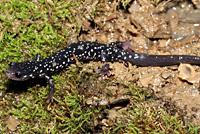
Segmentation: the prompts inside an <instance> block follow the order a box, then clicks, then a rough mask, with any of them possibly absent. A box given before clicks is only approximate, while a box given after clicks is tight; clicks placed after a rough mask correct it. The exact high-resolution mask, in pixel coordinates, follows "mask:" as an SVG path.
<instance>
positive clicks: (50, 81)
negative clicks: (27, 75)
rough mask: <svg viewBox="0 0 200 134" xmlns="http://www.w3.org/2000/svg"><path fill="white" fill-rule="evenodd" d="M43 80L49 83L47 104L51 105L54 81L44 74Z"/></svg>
mask: <svg viewBox="0 0 200 134" xmlns="http://www.w3.org/2000/svg"><path fill="white" fill-rule="evenodd" d="M44 78H45V79H46V81H47V82H48V83H49V96H48V99H49V100H48V101H47V103H52V102H53V94H54V89H55V86H54V81H53V79H52V78H51V77H50V76H48V75H46V74H44Z"/></svg>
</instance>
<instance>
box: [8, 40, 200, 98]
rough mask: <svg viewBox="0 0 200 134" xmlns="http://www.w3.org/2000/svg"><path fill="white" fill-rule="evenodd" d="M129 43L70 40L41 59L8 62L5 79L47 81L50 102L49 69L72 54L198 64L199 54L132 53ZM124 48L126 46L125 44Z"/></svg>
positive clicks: (64, 63) (96, 58) (85, 57)
mask: <svg viewBox="0 0 200 134" xmlns="http://www.w3.org/2000/svg"><path fill="white" fill-rule="evenodd" d="M129 42H130V40H128V41H125V42H119V41H117V42H112V43H110V44H107V45H106V44H102V43H97V42H90V41H80V42H77V43H73V44H71V45H69V46H68V47H66V48H64V49H62V50H60V51H59V52H57V53H55V54H53V55H52V56H50V57H47V58H46V59H43V60H41V59H40V54H37V55H36V56H35V59H34V60H33V61H24V62H11V63H10V67H9V68H8V69H7V70H6V71H5V73H6V75H7V77H8V79H12V80H15V81H25V80H28V79H32V78H38V77H39V78H44V79H46V81H47V82H48V83H49V100H48V101H49V102H53V93H54V81H53V79H52V78H51V75H52V73H53V72H55V71H58V70H60V69H63V68H65V67H67V66H68V65H70V64H71V63H75V62H76V60H75V58H74V56H75V57H76V58H77V59H78V60H80V61H83V60H94V61H102V62H118V61H124V62H130V63H131V64H134V65H138V66H169V65H176V64H180V63H189V64H196V65H200V57H199V56H193V55H149V54H141V53H135V52H131V51H127V50H126V49H124V45H125V46H126V45H128V47H129ZM125 48H127V47H125Z"/></svg>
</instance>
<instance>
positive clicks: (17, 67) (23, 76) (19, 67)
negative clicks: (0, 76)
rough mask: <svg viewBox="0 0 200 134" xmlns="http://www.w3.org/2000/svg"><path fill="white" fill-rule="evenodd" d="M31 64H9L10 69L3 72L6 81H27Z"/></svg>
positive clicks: (28, 62)
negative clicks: (6, 78)
mask: <svg viewBox="0 0 200 134" xmlns="http://www.w3.org/2000/svg"><path fill="white" fill-rule="evenodd" d="M31 63H32V62H30V61H27V62H19V63H18V62H11V63H10V67H9V68H8V69H7V70H6V72H5V73H6V75H7V77H8V79H11V80H16V81H25V80H28V79H29V78H30V70H31Z"/></svg>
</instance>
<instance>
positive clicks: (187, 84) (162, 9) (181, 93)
mask: <svg viewBox="0 0 200 134" xmlns="http://www.w3.org/2000/svg"><path fill="white" fill-rule="evenodd" d="M114 4H118V3H114ZM114 4H113V3H112V4H109V3H108V4H107V6H106V7H104V11H105V12H106V14H105V16H99V17H96V19H95V23H96V24H98V26H99V28H100V29H104V30H99V29H95V30H94V29H93V28H91V24H90V22H89V21H85V23H84V24H85V29H84V30H85V31H89V32H87V33H86V34H84V32H82V34H81V35H80V37H79V40H90V41H98V42H102V43H108V42H112V41H116V40H120V41H126V40H128V39H131V40H132V42H131V46H132V47H133V48H134V51H135V52H137V53H148V54H159V55H168V54H186V55H198V56H199V55H200V52H199V47H200V42H199V37H200V24H199V22H200V17H199V16H200V7H199V5H198V3H197V2H195V1H192V2H184V1H163V2H160V3H159V5H154V4H155V3H151V2H150V1H148V0H142V1H134V2H133V3H132V4H131V5H130V7H128V8H127V10H124V9H120V10H118V11H116V10H115V9H114V8H113V7H114ZM119 6H120V5H119ZM91 29H92V30H91ZM88 66H95V64H94V63H93V62H90V63H89V64H88ZM110 67H111V69H112V70H111V74H114V78H115V80H117V81H119V82H132V83H135V86H137V87H141V88H145V89H148V90H152V91H153V92H154V93H155V94H156V96H157V97H158V98H162V101H167V102H170V103H173V104H174V105H175V106H176V107H178V108H180V109H182V110H183V111H184V112H185V114H186V117H187V120H188V119H189V120H191V121H192V122H194V123H195V125H200V111H199V110H200V95H199V89H200V87H199V79H200V77H199V76H200V75H199V73H200V68H199V66H196V65H188V64H181V65H176V66H166V67H136V66H134V65H133V66H132V65H129V66H128V67H126V66H124V65H123V64H121V63H110ZM107 88H110V89H111V90H112V91H113V90H116V91H115V92H116V94H118V95H117V97H116V96H115V97H113V98H109V100H105V101H104V102H102V103H105V104H107V103H108V102H109V103H112V102H114V101H116V100H117V101H120V100H126V99H127V98H126V97H124V96H121V95H120V92H121V91H120V88H117V89H116V87H115V86H114V87H113V85H111V86H108V87H107ZM113 92H114V91H113ZM90 99H91V98H89V99H88V104H90ZM91 103H92V102H91ZM100 103H101V102H100ZM102 105H103V104H102Z"/></svg>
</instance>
